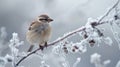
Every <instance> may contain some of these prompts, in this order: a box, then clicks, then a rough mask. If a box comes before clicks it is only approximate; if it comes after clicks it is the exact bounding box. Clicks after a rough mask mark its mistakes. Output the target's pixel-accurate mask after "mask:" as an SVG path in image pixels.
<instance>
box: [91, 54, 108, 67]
mask: <svg viewBox="0 0 120 67" xmlns="http://www.w3.org/2000/svg"><path fill="white" fill-rule="evenodd" d="M90 62H91V63H93V64H95V67H106V66H107V65H108V64H109V63H110V60H105V61H104V62H103V63H102V62H101V55H100V54H98V53H94V54H92V55H91V59H90Z"/></svg>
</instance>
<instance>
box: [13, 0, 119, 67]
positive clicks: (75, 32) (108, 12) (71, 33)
mask: <svg viewBox="0 0 120 67" xmlns="http://www.w3.org/2000/svg"><path fill="white" fill-rule="evenodd" d="M119 1H120V0H118V1H117V2H116V3H115V4H114V5H113V6H112V7H111V8H110V9H109V10H108V11H107V13H106V14H105V15H103V16H102V17H101V18H100V19H99V20H98V22H94V24H93V25H94V27H95V26H98V25H102V24H105V23H108V22H109V21H103V22H101V21H102V20H103V19H104V18H105V17H107V16H108V15H109V14H110V12H111V11H112V10H113V9H114V8H115V7H116V6H117V5H118V3H119ZM100 22H101V23H100ZM85 29H86V27H85V26H83V27H80V28H78V29H76V30H74V31H72V32H70V33H68V34H66V35H64V36H63V37H61V38H59V39H56V40H55V41H53V42H51V43H49V44H48V46H52V45H55V44H57V43H59V42H61V41H63V40H64V39H66V38H69V37H71V36H73V35H75V34H77V33H79V32H81V31H84V30H85ZM39 50H40V48H38V49H36V50H34V51H32V52H31V53H29V54H27V55H26V56H24V57H22V58H21V59H20V60H19V61H18V62H17V63H16V66H15V67H17V66H18V65H19V64H20V63H21V62H22V61H23V60H25V59H26V58H27V57H29V56H30V55H32V54H34V53H36V52H37V51H39Z"/></svg>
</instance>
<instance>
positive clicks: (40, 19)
mask: <svg viewBox="0 0 120 67" xmlns="http://www.w3.org/2000/svg"><path fill="white" fill-rule="evenodd" d="M39 20H40V21H47V19H39Z"/></svg>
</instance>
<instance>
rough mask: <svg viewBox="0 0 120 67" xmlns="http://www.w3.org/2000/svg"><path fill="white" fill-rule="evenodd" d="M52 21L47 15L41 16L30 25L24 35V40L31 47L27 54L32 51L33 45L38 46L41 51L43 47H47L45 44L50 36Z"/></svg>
mask: <svg viewBox="0 0 120 67" xmlns="http://www.w3.org/2000/svg"><path fill="white" fill-rule="evenodd" d="M52 21H53V19H51V18H50V17H49V16H48V15H46V14H42V15H40V16H38V17H37V19H36V20H34V21H33V22H32V23H31V24H30V26H29V28H28V31H27V33H26V40H27V41H28V42H29V43H30V45H31V46H30V48H29V49H28V52H30V51H32V49H33V47H34V45H35V44H37V45H39V48H40V49H41V50H43V49H44V47H47V42H48V41H49V39H50V36H51V26H50V22H52Z"/></svg>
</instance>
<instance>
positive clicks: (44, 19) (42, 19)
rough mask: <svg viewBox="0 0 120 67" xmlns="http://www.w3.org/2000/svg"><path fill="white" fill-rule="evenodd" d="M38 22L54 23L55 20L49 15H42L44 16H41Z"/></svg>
mask: <svg viewBox="0 0 120 67" xmlns="http://www.w3.org/2000/svg"><path fill="white" fill-rule="evenodd" d="M38 20H39V21H40V22H48V23H49V22H52V21H53V19H51V18H50V17H49V16H48V15H46V14H42V15H40V16H38Z"/></svg>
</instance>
